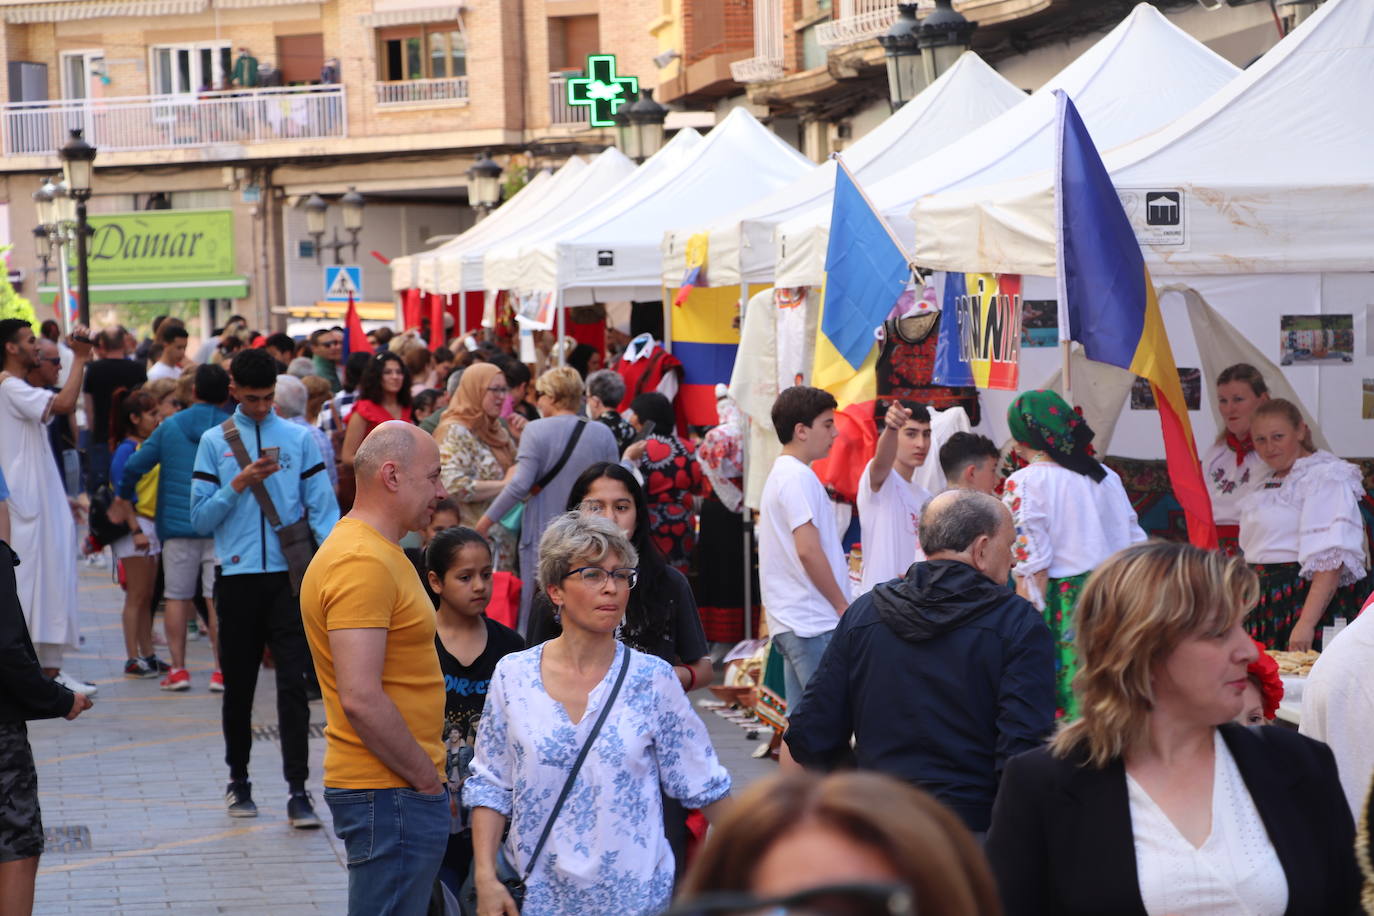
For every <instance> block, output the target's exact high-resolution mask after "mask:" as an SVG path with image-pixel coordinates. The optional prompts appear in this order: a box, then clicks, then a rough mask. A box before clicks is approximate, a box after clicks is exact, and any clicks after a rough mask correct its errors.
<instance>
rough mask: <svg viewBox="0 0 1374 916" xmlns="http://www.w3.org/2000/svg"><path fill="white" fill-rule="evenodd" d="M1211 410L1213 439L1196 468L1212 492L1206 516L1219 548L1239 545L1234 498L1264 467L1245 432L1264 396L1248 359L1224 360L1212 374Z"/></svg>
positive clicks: (1250, 485) (1266, 396) (1255, 483)
mask: <svg viewBox="0 0 1374 916" xmlns="http://www.w3.org/2000/svg"><path fill="white" fill-rule="evenodd" d="M1216 390H1217V411H1218V412H1219V413H1220V414H1221V420H1222V423H1223V426H1222V430H1221V434H1220V435H1218V436H1217V441H1216V442H1213V443H1212V445H1211V447H1210V448H1208V449H1207V450H1206V451H1205V452H1203V453H1202V474H1203V477H1204V478H1206V481H1207V492H1208V495H1209V496H1211V497H1212V520H1213V521H1215V522H1216V525H1217V538H1218V539H1219V540H1220V542H1221V548H1222V550H1225V551H1226V552H1227V553H1232V554H1234V553H1237V552H1239V550H1240V546H1239V543H1238V539H1239V537H1240V501H1241V500H1242V499H1244V498H1245V497H1246V496H1248V495H1249V494H1250V493H1252V492H1253V491H1254V490H1255V488H1257V487H1258V486H1259V484H1260V481H1261V479H1263V478H1264V477H1265V475H1266V474H1268V472H1269V468H1268V467H1267V466H1266V465H1265V463H1264V460H1263V459H1261V458H1260V456H1259V453H1258V452H1256V451H1255V443H1254V440H1253V439H1251V438H1250V421H1251V420H1252V419H1253V418H1254V416H1255V408H1257V407H1259V406H1260V405H1261V404H1263V403H1264V402H1265V401H1267V400H1269V386H1268V385H1266V384H1265V383H1264V376H1263V375H1262V374H1260V371H1259V370H1258V369H1256V368H1255V367H1254V366H1252V365H1250V364H1249V363H1236V364H1235V365H1234V366H1227V367H1226V368H1225V369H1223V370H1221V373H1220V374H1219V375H1217V388H1216Z"/></svg>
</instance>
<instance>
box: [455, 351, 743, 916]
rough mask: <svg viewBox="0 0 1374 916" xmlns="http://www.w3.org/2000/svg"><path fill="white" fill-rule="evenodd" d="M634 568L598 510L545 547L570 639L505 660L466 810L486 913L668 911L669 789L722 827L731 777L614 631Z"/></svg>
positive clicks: (617, 533)
mask: <svg viewBox="0 0 1374 916" xmlns="http://www.w3.org/2000/svg"><path fill="white" fill-rule="evenodd" d="M570 371H571V370H570ZM606 435H607V436H609V435H610V433H609V432H607V433H606ZM638 561H639V558H638V556H637V554H636V551H635V548H634V546H633V545H632V544H631V543H630V541H629V539H628V538H627V537H626V536H625V534H624V533H623V532H621V530H620V529H619V528H618V527H616V525H615V523H614V522H612V521H611V520H610V519H607V518H602V517H599V516H591V515H582V514H579V513H576V512H570V513H568V514H566V515H562V516H558V517H556V518H555V519H554V520H553V521H552V522H550V523H549V526H548V528H547V530H546V531H545V532H544V536H543V538H542V540H541V541H540V543H539V585H540V587H541V588H542V589H543V591H544V592H545V593H547V595H548V596H549V598H550V599H551V600H552V601H553V603H554V606H555V607H556V608H557V611H556V614H557V615H558V618H559V621H560V623H561V624H562V627H563V632H562V633H560V634H559V635H558V636H557V637H555V638H554V639H551V640H549V641H548V642H546V643H542V644H540V645H538V646H535V647H534V648H532V649H527V650H525V651H524V652H516V653H513V654H511V655H507V656H506V657H505V658H502V659H501V660H500V661H499V662H497V663H496V671H495V672H494V674H493V675H492V678H491V686H490V688H489V689H488V692H487V701H486V706H485V707H484V708H483V711H482V719H481V722H480V724H479V725H478V727H477V751H476V756H475V757H474V758H473V761H472V770H471V775H470V776H469V777H468V779H467V781H466V782H465V783H464V784H463V801H464V802H465V803H466V804H467V805H469V806H470V807H472V808H473V809H474V810H473V814H472V842H473V862H474V868H473V877H474V884H475V886H476V890H477V912H478V913H479V914H481V916H514V914H516V913H524V914H525V916H541V914H543V916H583V914H585V916H602V914H606V913H616V914H624V916H651V914H654V913H659V912H661V911H662V910H663V909H664V908H665V907H666V906H667V905H668V902H669V899H670V898H671V897H672V893H673V874H674V860H673V852H672V849H671V847H670V846H669V844H668V840H667V838H666V837H665V836H664V832H663V801H662V797H663V795H664V794H666V795H668V796H669V797H671V798H675V799H677V800H678V801H680V802H682V803H683V804H684V805H685V806H687V807H688V808H701V809H702V810H703V813H704V814H705V815H706V816H707V818H708V819H711V820H714V816H715V815H716V814H718V813H719V812H720V809H721V808H722V807H724V806H723V805H722V804H721V802H722V801H723V800H724V799H725V798H726V797H727V796H728V795H729V792H730V774H729V773H727V772H726V771H725V768H724V767H722V766H721V764H720V761H719V760H718V759H717V758H716V754H715V751H714V750H713V749H712V747H711V741H710V738H709V737H708V736H707V734H706V727H705V726H704V725H703V724H702V722H701V719H699V718H697V714H696V712H695V711H693V709H692V704H691V701H690V700H688V699H687V695H686V693H685V692H684V691H683V689H682V682H681V681H680V680H678V676H677V675H676V674H675V673H674V672H673V668H672V666H671V665H669V664H668V663H667V662H666V661H664V660H663V659H661V658H656V657H654V656H652V655H646V654H644V653H642V652H639V651H637V650H635V649H631V648H630V647H629V646H627V645H625V644H624V643H621V642H619V641H617V640H616V638H615V634H616V631H617V630H618V629H619V628H620V626H621V623H622V621H623V620H624V617H625V609H626V606H627V604H628V602H629V597H630V589H631V588H633V587H634V585H635V582H636V580H637V578H638V573H637V571H636V566H637V564H638ZM627 653H628V661H626V655H627ZM622 665H628V669H627V671H626V672H625V679H624V685H623V687H622V689H621V691H620V694H619V695H618V696H617V697H616V698H615V700H614V702H613V703H612V704H611V705H610V706H609V707H608V712H607V714H606V718H605V722H604V724H603V725H602V727H601V731H600V733H599V734H597V735H596V736H595V741H594V742H592V745H591V747H590V748H589V751H588V753H587V755H586V758H585V760H584V761H583V764H582V768H581V769H580V770H579V771H578V773H577V778H576V780H575V781H574V782H573V784H572V790H571V792H570V793H569V794H568V796H567V800H566V802H565V803H564V805H563V807H562V809H561V810H560V811H558V813H557V817H555V818H554V819H553V821H552V823H553V826H552V830H551V832H550V833H549V836H548V842H547V845H546V846H544V847H543V849H542V851H541V853H540V855H539V856H538V858H537V859H534V860H533V861H531V856H532V854H533V853H534V850H535V847H536V846H537V845H538V842H539V837H540V835H541V834H542V833H543V831H544V830H545V825H546V823H548V822H549V817H550V814H551V813H552V812H553V809H554V804H555V800H556V799H557V798H558V797H559V795H560V793H561V791H562V789H563V786H564V784H565V783H566V782H567V778H568V774H569V773H570V772H571V770H572V767H573V762H574V761H575V760H576V759H577V757H578V754H579V751H580V750H581V749H582V746H583V744H584V743H585V742H586V740H587V737H588V734H589V732H591V730H592V727H593V723H594V722H596V721H597V720H598V718H599V717H600V713H601V712H602V709H601V707H602V705H603V704H604V703H606V701H607V697H608V696H609V695H610V694H611V693H612V685H613V683H614V682H615V680H616V677H617V675H618V673H619V671H620V668H621V666H622ZM507 821H509V824H510V832H509V835H508V836H507V837H506V840H505V847H504V852H505V855H506V858H507V861H508V862H509V863H510V865H511V866H512V867H513V868H515V869H516V870H517V871H518V872H519V873H520V874H521V875H526V873H528V877H527V878H526V896H525V902H524V907H523V909H520V910H517V909H516V908H515V906H514V902H513V901H512V900H511V898H510V895H509V894H508V893H507V892H506V890H505V887H504V886H503V885H502V883H501V882H500V880H498V878H497V872H496V855H497V848H498V847H499V846H501V845H502V840H501V837H502V834H503V833H504V832H505V828H506V825H507Z"/></svg>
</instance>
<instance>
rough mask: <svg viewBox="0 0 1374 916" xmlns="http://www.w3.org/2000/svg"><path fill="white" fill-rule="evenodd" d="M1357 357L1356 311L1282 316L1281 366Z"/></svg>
mask: <svg viewBox="0 0 1374 916" xmlns="http://www.w3.org/2000/svg"><path fill="white" fill-rule="evenodd" d="M1354 360H1355V316H1354V315H1280V316H1279V365H1280V366H1295V365H1303V364H1311V363H1349V362H1354Z"/></svg>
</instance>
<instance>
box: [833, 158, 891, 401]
mask: <svg viewBox="0 0 1374 916" xmlns="http://www.w3.org/2000/svg"><path fill="white" fill-rule="evenodd" d="M835 162H836V164H837V165H838V166H839V168H837V169H836V170H835V198H834V203H833V205H832V209H831V213H830V242H829V247H828V248H827V249H826V253H825V290H824V293H823V295H822V301H821V321H820V327H819V328H818V329H817V331H816V359H815V365H814V368H813V371H812V373H811V380H812V383H813V384H814V385H815V386H816V387H817V388H824V389H825V390H826V391H829V392H830V393H831V394H833V395H834V396H835V400H837V401H839V402H840V406H841V407H845V406H848V405H850V404H857V403H860V402H863V401H871V400H874V399H875V398H876V397H877V396H878V382H877V379H878V377H877V371H876V370H877V365H878V342H877V340H876V338H874V336H873V332H874V330H876V329H877V327H878V325H880V324H882V323H883V319H884V318H886V317H887V315H888V312H890V311H892V307H893V306H894V305H895V304H896V302H897V300H898V298H900V297H901V295H902V290H904V289H906V284H907V281H908V280H909V279H911V265H910V263H909V262H908V261H907V257H906V253H905V252H904V251H902V249H901V248H900V247H899V246H898V245H897V243H896V242H895V241H893V239H892V234H891V233H890V232H888V229H887V226H886V224H884V223H883V220H882V217H880V216H879V215H878V214H877V213H876V212H875V211H874V209H873V206H872V205H871V204H870V203H869V202H868V198H867V197H865V196H864V193H863V191H861V190H859V186H858V184H857V183H856V182H855V181H854V176H853V175H851V174H850V173H849V169H848V168H846V167H845V164H844V160H842V159H840V158H839V157H836V159H835Z"/></svg>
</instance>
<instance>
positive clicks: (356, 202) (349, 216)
mask: <svg viewBox="0 0 1374 916" xmlns="http://www.w3.org/2000/svg"><path fill="white" fill-rule="evenodd" d="M339 203H340V204H341V205H342V206H343V224H344V230H345V231H346V232H347V233H348V239H349V244H350V245H351V246H352V249H353V250H352V254H351V257H352V261H353V263H354V264H356V263H358V233H359V232H361V231H362V228H363V207H365V206H367V201H366V200H365V199H364V198H363V195H361V194H359V193H358V189H357V188H355V187H353V186H352V185H350V186H349V188H348V193H347V194H345V195H344V196H343V197H342V198H341V199H340V200H339ZM338 253H339V251H338V249H337V248H336V249H334V255H335V257H337V256H338Z"/></svg>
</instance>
